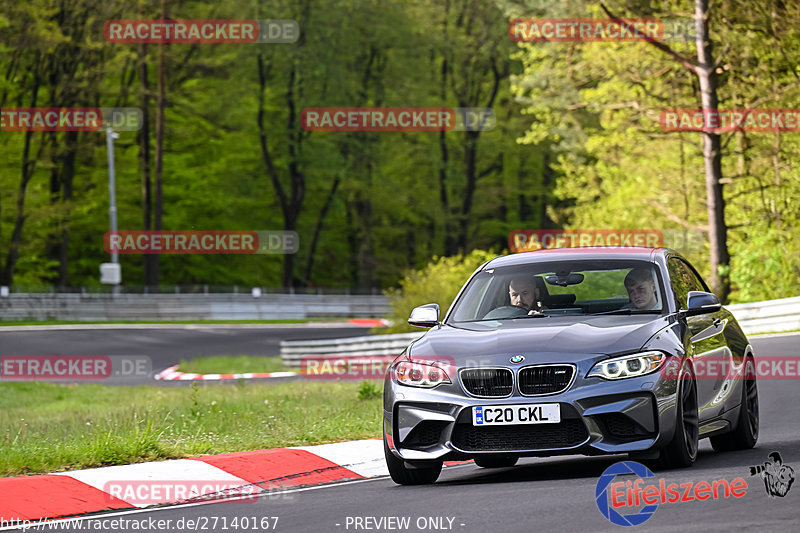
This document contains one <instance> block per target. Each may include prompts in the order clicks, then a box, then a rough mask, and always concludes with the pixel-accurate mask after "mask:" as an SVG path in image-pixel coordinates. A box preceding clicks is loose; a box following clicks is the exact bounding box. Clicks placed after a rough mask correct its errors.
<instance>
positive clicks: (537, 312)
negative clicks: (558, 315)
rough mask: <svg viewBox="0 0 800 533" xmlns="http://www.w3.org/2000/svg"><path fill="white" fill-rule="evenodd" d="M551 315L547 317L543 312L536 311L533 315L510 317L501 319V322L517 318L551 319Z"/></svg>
mask: <svg viewBox="0 0 800 533" xmlns="http://www.w3.org/2000/svg"><path fill="white" fill-rule="evenodd" d="M549 317H550V315H546V314H544V313H542V312H541V311H536V312H535V313H533V314H532V315H522V316H510V317H508V318H507V319H502V318H501V319H500V320H516V319H517V318H549Z"/></svg>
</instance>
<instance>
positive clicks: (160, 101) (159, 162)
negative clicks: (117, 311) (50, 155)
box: [151, 0, 167, 287]
mask: <svg viewBox="0 0 800 533" xmlns="http://www.w3.org/2000/svg"><path fill="white" fill-rule="evenodd" d="M166 18H167V6H166V0H161V19H162V20H165V19H166ZM164 46H165V45H164V43H159V45H158V97H157V99H156V154H155V169H154V170H155V181H156V194H155V216H154V223H153V229H154V230H156V231H161V229H162V224H161V219H162V215H163V203H162V198H163V196H162V182H163V179H162V174H163V173H162V170H163V166H164V105H165V93H166V84H165V82H164ZM152 257H153V261H152V265H151V266H152V268H151V279H152V282H153V285H155V286H156V287H157V286H158V282H159V271H160V269H161V256H160V255H158V254H154V255H152Z"/></svg>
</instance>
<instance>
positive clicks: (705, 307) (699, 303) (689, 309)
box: [684, 291, 722, 316]
mask: <svg viewBox="0 0 800 533" xmlns="http://www.w3.org/2000/svg"><path fill="white" fill-rule="evenodd" d="M720 309H722V305H721V304H720V303H719V300H718V299H717V297H716V296H715V295H714V294H711V293H710V292H703V291H689V295H688V296H687V297H686V310H685V311H684V313H685V314H686V316H696V315H705V314H708V313H716V312H717V311H719V310H720Z"/></svg>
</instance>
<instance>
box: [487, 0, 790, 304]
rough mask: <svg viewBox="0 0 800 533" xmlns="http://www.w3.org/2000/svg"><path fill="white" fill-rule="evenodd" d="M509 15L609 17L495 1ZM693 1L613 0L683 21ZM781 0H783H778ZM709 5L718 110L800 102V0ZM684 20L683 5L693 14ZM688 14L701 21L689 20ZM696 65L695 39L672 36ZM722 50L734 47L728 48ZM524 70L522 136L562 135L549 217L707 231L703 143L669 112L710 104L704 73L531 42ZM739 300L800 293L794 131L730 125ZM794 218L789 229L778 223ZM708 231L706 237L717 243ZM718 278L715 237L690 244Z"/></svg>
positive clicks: (731, 229) (702, 267) (622, 10)
mask: <svg viewBox="0 0 800 533" xmlns="http://www.w3.org/2000/svg"><path fill="white" fill-rule="evenodd" d="M496 1H497V3H498V5H501V6H502V7H503V9H504V10H505V12H506V14H507V15H508V16H509V17H536V16H541V17H565V18H569V17H590V16H591V17H606V16H607V15H605V14H604V13H603V12H602V11H601V10H600V8H599V6H598V4H597V3H596V2H590V1H586V0H569V1H566V2H559V3H558V5H557V6H556V4H555V3H553V2H550V1H547V0H516V1H514V0H496ZM690 4H691V5H693V3H691V2H687V1H686V0H660V1H658V2H655V3H649V4H648V5H645V3H642V2H640V1H639V0H616V1H614V2H608V3H606V6H607V7H608V8H609V9H610V10H611V11H612V12H613V13H614V14H615V15H617V16H620V17H632V18H636V17H656V18H662V17H674V16H676V15H675V14H676V13H687V11H686V10H687V9H688V7H689V6H690ZM770 5H771V6H772V5H773V4H772V3H770ZM751 8H752V3H749V2H741V1H732V2H724V3H712V4H711V7H710V19H709V30H710V37H711V39H712V41H713V49H714V54H715V56H714V58H715V60H716V61H718V64H719V66H718V68H717V69H716V70H715V73H716V81H717V93H718V98H719V107H720V108H721V109H731V108H748V107H758V108H771V109H775V108H795V107H796V106H797V101H798V97H800V85H798V83H797V78H798V72H800V71H799V70H798V67H797V64H796V61H794V60H792V59H791V58H793V57H797V55H798V54H800V39H799V38H798V36H799V35H800V34H798V32H797V29H796V28H797V27H798V24H800V4H797V3H796V2H794V3H775V4H774V6H773V7H770V8H766V9H759V10H756V11H753V10H752V9H751ZM683 16H684V17H686V15H683ZM689 21H690V22H691V20H690V19H689ZM667 44H668V46H669V47H670V48H671V49H672V50H673V51H674V52H676V53H677V54H680V55H681V56H683V57H685V58H687V59H688V60H689V61H692V62H696V61H697V51H696V45H695V43H694V42H669V43H667ZM721 50H724V52H721ZM518 57H519V59H520V61H521V62H522V64H523V66H524V73H523V74H522V75H520V76H518V77H517V78H515V80H514V85H513V91H514V93H515V94H516V96H517V99H518V101H520V102H521V103H523V104H524V105H525V106H526V110H525V112H526V113H529V114H531V115H533V116H534V117H535V118H536V121H535V122H534V124H533V125H532V126H531V127H530V128H529V130H528V131H527V132H526V134H525V135H524V136H522V137H521V139H520V142H523V143H531V144H536V143H545V142H550V143H552V149H553V151H554V153H555V154H556V158H555V161H554V164H553V170H554V171H555V174H556V188H555V191H554V195H555V197H556V201H555V202H552V203H551V204H550V206H549V207H548V214H549V215H550V216H551V218H552V219H553V220H554V221H555V222H556V223H557V224H558V225H560V226H563V227H568V228H641V229H659V230H678V229H685V228H690V229H692V230H695V231H697V230H699V231H703V232H704V233H705V231H706V230H705V228H706V227H707V225H708V213H707V208H706V189H705V168H704V161H703V151H702V150H703V139H702V137H701V134H700V133H693V132H689V133H687V132H665V131H663V130H662V129H661V127H660V125H659V117H660V112H661V111H662V110H663V109H665V108H699V107H701V103H700V98H699V91H698V88H697V77H696V76H695V75H694V74H693V73H691V72H689V71H687V69H686V68H685V67H683V66H682V65H681V64H679V63H678V62H676V61H675V60H674V59H673V58H672V57H671V56H669V55H667V54H664V53H663V52H662V51H661V50H658V49H656V48H655V47H654V46H652V45H650V44H648V43H624V42H620V43H611V42H609V43H603V42H588V43H558V42H555V43H521V44H520V45H519V52H518ZM721 137H722V138H721V142H722V150H723V153H722V183H723V185H724V196H725V201H726V206H725V216H726V224H727V226H728V247H729V252H730V255H731V263H730V268H729V269H728V270H726V269H724V268H723V269H721V272H720V274H721V275H726V273H727V275H729V276H730V279H731V282H732V293H731V295H730V298H731V300H733V301H750V300H753V299H759V298H776V297H786V296H793V295H797V294H800V277H798V276H797V272H798V270H800V253H798V248H797V246H796V245H795V244H794V241H795V240H796V239H793V238H790V235H791V231H790V230H789V229H788V228H796V227H797V224H798V221H799V220H800V204H798V202H797V198H798V197H800V169H798V167H797V165H795V164H793V162H792V161H793V158H794V155H795V154H797V152H798V150H799V149H800V134H798V133H796V132H782V133H767V132H727V133H723V134H722V135H721ZM778 228H783V229H778ZM706 241H707V239H706ZM679 251H681V252H683V253H684V254H685V255H686V256H687V258H688V259H689V260H690V261H692V263H693V264H695V266H696V267H698V269H699V271H700V273H701V274H702V275H703V277H704V278H705V279H706V281H707V282H708V281H710V280H709V278H710V273H711V272H710V271H711V265H710V260H709V246H708V244H707V242H706V244H705V245H704V246H700V247H692V248H691V249H686V250H679Z"/></svg>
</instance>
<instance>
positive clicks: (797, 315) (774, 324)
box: [725, 297, 800, 335]
mask: <svg viewBox="0 0 800 533" xmlns="http://www.w3.org/2000/svg"><path fill="white" fill-rule="evenodd" d="M725 307H726V308H727V309H728V310H729V311H730V312H731V313H733V316H735V317H736V321H737V322H739V325H740V326H742V329H743V330H744V332H745V333H747V334H748V335H749V334H751V333H767V332H780V331H791V330H797V329H800V297H795V298H781V299H780V300H767V301H765V302H753V303H747V304H733V305H726V306H725Z"/></svg>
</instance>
